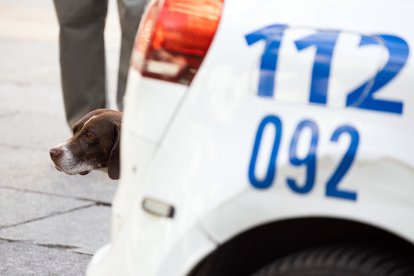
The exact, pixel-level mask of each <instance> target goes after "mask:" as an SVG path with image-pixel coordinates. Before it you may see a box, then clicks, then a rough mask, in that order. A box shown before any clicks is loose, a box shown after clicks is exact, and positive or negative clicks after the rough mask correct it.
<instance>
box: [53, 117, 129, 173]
mask: <svg viewBox="0 0 414 276" xmlns="http://www.w3.org/2000/svg"><path fill="white" fill-rule="evenodd" d="M121 122H122V113H121V112H119V111H115V110H110V109H97V110H94V111H92V112H90V113H88V114H86V115H85V116H84V117H83V118H81V119H80V120H79V121H77V122H76V123H75V124H74V125H73V126H72V130H73V136H72V138H70V139H69V140H67V141H66V142H65V143H63V144H61V145H59V146H56V147H54V148H52V149H51V150H50V151H49V154H50V158H51V159H52V161H53V163H54V165H55V167H56V169H58V170H59V171H63V172H65V173H67V174H70V175H75V174H81V175H85V174H88V173H89V172H90V171H92V170H96V169H103V170H106V169H107V172H108V175H109V177H110V178H111V179H119V142H120V133H121Z"/></svg>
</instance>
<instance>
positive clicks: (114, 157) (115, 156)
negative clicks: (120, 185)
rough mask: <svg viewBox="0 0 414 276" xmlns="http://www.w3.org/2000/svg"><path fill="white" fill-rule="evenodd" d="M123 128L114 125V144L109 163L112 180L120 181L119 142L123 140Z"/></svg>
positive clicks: (109, 173)
mask: <svg viewBox="0 0 414 276" xmlns="http://www.w3.org/2000/svg"><path fill="white" fill-rule="evenodd" d="M120 134H121V128H120V125H119V124H116V123H114V144H113V146H112V150H111V155H110V156H109V161H108V175H109V178H111V179H114V180H115V179H119V167H120V166H119V142H120V138H121V135H120Z"/></svg>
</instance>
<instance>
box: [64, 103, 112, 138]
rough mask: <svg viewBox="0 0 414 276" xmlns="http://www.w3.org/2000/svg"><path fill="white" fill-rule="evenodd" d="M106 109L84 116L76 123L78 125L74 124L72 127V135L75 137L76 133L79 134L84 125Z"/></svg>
mask: <svg viewBox="0 0 414 276" xmlns="http://www.w3.org/2000/svg"><path fill="white" fill-rule="evenodd" d="M105 111H106V109H104V108H101V109H96V110H94V111H91V112H89V113H88V114H86V115H85V116H83V117H82V118H80V119H79V120H78V121H76V123H74V124H73V125H72V133H73V135H75V134H76V133H78V131H79V130H81V129H82V127H83V125H84V124H85V123H86V122H87V121H88V120H89V119H90V118H92V117H93V116H97V115H99V114H101V113H103V112H105Z"/></svg>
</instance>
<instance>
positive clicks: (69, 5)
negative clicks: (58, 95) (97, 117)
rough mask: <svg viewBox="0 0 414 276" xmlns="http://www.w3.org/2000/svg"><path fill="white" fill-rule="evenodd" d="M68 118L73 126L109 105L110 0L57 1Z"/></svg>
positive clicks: (64, 92)
mask: <svg viewBox="0 0 414 276" xmlns="http://www.w3.org/2000/svg"><path fill="white" fill-rule="evenodd" d="M54 4H55V8H56V13H57V17H58V20H59V25H60V35H59V46H60V65H61V78H62V90H63V99H64V104H65V110H66V119H67V122H68V124H69V125H70V126H71V125H72V124H73V123H74V122H76V121H77V120H78V119H79V118H81V117H82V116H83V115H85V114H86V113H88V112H90V111H92V110H95V109H98V108H103V107H105V105H106V76H105V74H106V72H105V47H104V28H105V19H106V13H107V8H108V1H107V0H54Z"/></svg>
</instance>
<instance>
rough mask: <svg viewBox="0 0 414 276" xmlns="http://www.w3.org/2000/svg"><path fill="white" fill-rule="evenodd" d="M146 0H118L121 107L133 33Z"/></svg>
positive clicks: (119, 102)
mask: <svg viewBox="0 0 414 276" xmlns="http://www.w3.org/2000/svg"><path fill="white" fill-rule="evenodd" d="M146 3H147V1H146V0H118V11H119V20H120V23H121V29H122V40H121V53H120V58H119V70H118V86H117V104H118V108H119V109H120V110H122V109H123V98H124V94H125V88H126V82H127V79H128V70H129V61H130V58H131V53H132V48H133V46H134V40H135V35H136V32H137V29H138V25H139V22H140V21H141V17H142V14H143V13H144V10H145V6H146Z"/></svg>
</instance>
